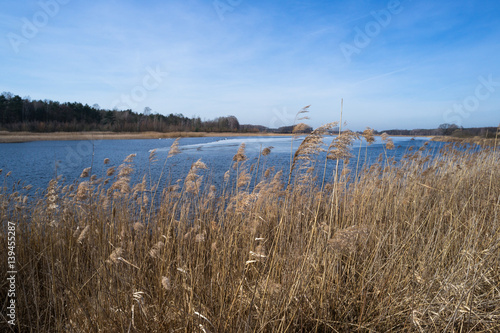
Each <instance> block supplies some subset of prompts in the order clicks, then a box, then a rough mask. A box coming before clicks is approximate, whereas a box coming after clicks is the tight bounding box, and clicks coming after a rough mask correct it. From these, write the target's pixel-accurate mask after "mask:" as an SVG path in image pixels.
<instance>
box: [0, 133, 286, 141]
mask: <svg viewBox="0 0 500 333" xmlns="http://www.w3.org/2000/svg"><path fill="white" fill-rule="evenodd" d="M277 135H289V134H276V133H235V132H220V133H219V132H137V133H127V132H54V133H35V132H5V131H0V143H15V142H30V141H59V140H124V139H165V138H178V137H207V136H277Z"/></svg>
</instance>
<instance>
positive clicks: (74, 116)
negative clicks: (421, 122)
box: [0, 92, 496, 138]
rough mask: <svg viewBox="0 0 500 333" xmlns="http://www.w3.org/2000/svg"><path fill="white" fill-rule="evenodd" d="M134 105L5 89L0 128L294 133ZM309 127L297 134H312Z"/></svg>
mask: <svg viewBox="0 0 500 333" xmlns="http://www.w3.org/2000/svg"><path fill="white" fill-rule="evenodd" d="M150 110H151V109H149V108H145V112H144V113H137V112H134V111H132V110H121V111H120V110H106V109H101V108H100V107H99V105H97V104H94V105H93V106H89V105H88V104H82V103H78V102H74V103H60V102H56V101H51V100H47V99H45V100H31V98H29V97H25V98H21V97H20V96H18V95H13V94H12V93H9V92H4V93H2V94H1V95H0V130H3V131H14V132H15V131H28V132H81V131H112V132H146V131H154V132H239V133H285V134H286V133H292V130H293V127H294V126H293V125H291V126H282V127H279V128H268V127H265V126H261V125H240V123H239V121H238V119H237V118H236V117H235V116H226V117H218V118H215V119H213V120H201V118H200V117H192V118H188V117H185V116H184V115H183V114H181V113H177V114H173V113H171V114H169V115H167V116H165V115H162V114H158V113H156V114H150ZM312 130H313V128H312V127H307V128H305V129H304V130H302V131H301V133H310V132H311V131H312ZM383 132H386V133H387V134H389V135H406V136H438V135H451V136H455V137H473V136H479V137H484V138H492V137H495V133H496V127H480V128H463V127H458V126H457V125H454V124H441V125H440V126H439V127H438V128H436V129H414V130H399V129H392V130H386V131H380V132H378V131H375V133H376V134H381V133H383Z"/></svg>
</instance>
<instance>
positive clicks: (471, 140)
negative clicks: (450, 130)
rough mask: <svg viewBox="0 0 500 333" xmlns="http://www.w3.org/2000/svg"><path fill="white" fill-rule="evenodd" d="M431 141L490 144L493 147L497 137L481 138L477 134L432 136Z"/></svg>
mask: <svg viewBox="0 0 500 333" xmlns="http://www.w3.org/2000/svg"><path fill="white" fill-rule="evenodd" d="M431 141H438V142H453V143H464V144H474V145H479V146H483V147H485V146H491V147H494V146H495V144H496V143H497V139H495V138H488V139H486V138H481V137H478V136H475V137H470V138H457V137H453V136H434V137H432V138H431Z"/></svg>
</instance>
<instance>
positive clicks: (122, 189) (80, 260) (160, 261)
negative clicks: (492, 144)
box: [0, 132, 500, 332]
mask: <svg viewBox="0 0 500 333" xmlns="http://www.w3.org/2000/svg"><path fill="white" fill-rule="evenodd" d="M316 134H318V133H317V132H316ZM368 134H369V133H368ZM368 134H367V135H368ZM349 135H351V136H350V137H348V136H349ZM368 137H369V136H368ZM352 138H353V135H352V134H349V133H346V134H344V133H343V135H342V136H340V137H339V138H337V139H335V141H334V142H333V144H332V145H331V146H330V147H329V148H328V156H329V157H330V160H317V159H316V158H315V156H316V155H315V153H316V152H318V150H319V149H320V146H319V142H320V141H321V138H320V136H319V135H315V133H313V135H311V136H309V137H308V138H306V140H304V143H303V144H302V145H301V147H299V149H298V152H297V153H295V155H294V156H292V158H291V164H292V166H293V168H292V171H291V172H292V173H293V177H289V173H290V170H284V171H278V170H273V169H266V167H265V164H266V160H267V159H269V158H272V150H266V149H264V150H263V152H262V155H261V157H260V159H259V161H258V162H257V164H256V165H249V164H248V161H246V157H245V150H244V146H241V147H240V149H239V150H238V153H237V154H236V155H235V156H234V158H233V166H234V167H232V168H231V169H229V170H228V172H227V174H226V177H225V182H224V184H222V187H221V188H215V187H214V186H212V185H211V184H210V183H208V182H207V181H206V175H208V174H209V172H210V170H207V169H206V166H205V165H204V164H203V162H202V161H198V162H196V163H194V164H193V166H192V168H191V171H190V172H189V174H187V175H186V178H185V179H183V180H181V181H180V182H174V183H173V184H170V186H167V187H166V188H165V189H164V190H159V188H162V187H161V186H159V184H164V180H163V179H151V178H150V175H148V174H146V175H144V178H143V181H142V182H141V183H138V184H130V178H129V176H130V174H131V173H132V172H133V169H134V164H133V156H132V155H131V156H129V157H128V158H127V159H126V160H125V161H124V162H123V164H122V165H121V166H120V167H119V168H116V169H114V168H110V169H109V170H108V171H107V173H106V175H101V174H94V172H93V170H92V169H86V170H84V171H83V172H82V180H81V182H80V183H78V184H61V183H60V182H59V181H58V180H57V179H56V180H54V181H52V183H51V185H50V186H49V188H48V189H46V191H45V192H44V193H43V196H41V197H40V196H39V197H38V198H37V196H36V195H35V194H33V193H32V191H33V189H29V188H23V187H22V185H16V183H12V182H11V181H10V180H9V178H8V177H7V176H6V174H5V171H4V173H3V176H4V177H5V180H4V186H8V187H9V188H8V189H7V188H5V187H4V189H3V191H2V192H1V196H0V214H1V216H2V239H6V234H7V227H6V223H7V221H11V222H15V223H16V225H17V229H16V235H17V236H16V237H17V238H16V239H17V241H16V258H17V270H18V273H17V283H18V284H17V296H16V297H17V306H18V308H17V320H18V321H17V323H18V324H17V325H18V326H17V327H18V328H19V330H20V331H22V332H25V331H40V332H177V331H183V332H242V331H251V332H285V331H287V332H296V331H303V332H309V331H317V332H345V331H360V332H386V331H391V332H432V331H434V332H438V331H464V332H466V331H475V332H493V331H498V330H500V287H499V286H500V222H499V217H500V169H499V168H498V164H499V163H498V162H499V161H500V153H499V152H498V151H497V150H495V149H492V148H488V149H483V150H481V151H479V152H478V151H472V150H465V151H464V150H462V149H457V148H456V147H454V146H453V145H452V144H450V145H448V146H446V147H445V148H443V149H442V151H441V153H440V154H438V155H436V157H434V158H429V157H425V149H427V148H425V147H423V148H422V150H419V151H416V152H415V151H412V152H408V154H407V155H406V156H405V158H404V160H403V161H402V162H401V163H399V164H394V163H393V162H392V161H391V159H388V160H384V159H381V162H380V163H379V164H375V165H373V166H371V168H370V169H365V170H358V172H357V173H358V176H359V177H358V178H357V179H349V177H353V175H354V174H356V172H355V168H356V165H357V161H351V163H350V164H349V167H351V168H352V169H354V170H353V172H351V173H348V172H341V173H339V174H338V177H336V179H337V180H336V181H335V182H333V183H327V184H321V182H318V180H317V179H315V176H316V174H315V173H314V172H315V171H317V172H318V174H317V176H318V177H321V176H322V173H323V172H324V165H325V163H334V164H335V165H338V161H339V159H340V160H342V159H346V158H348V154H349V152H348V150H347V149H346V148H347V146H348V144H349V142H350V140H351V139H352ZM388 148H391V145H388ZM176 153H178V151H177V147H176V144H174V145H173V147H172V148H171V151H170V153H169V157H171V156H173V155H174V154H176ZM361 156H363V155H362V154H361ZM362 158H363V157H362ZM155 160H156V157H155V156H154V153H153V154H152V156H151V157H150V163H169V158H167V160H166V161H155ZM106 162H107V161H104V163H106ZM95 169H99V170H100V169H101V166H99V167H96V168H95ZM283 173H284V174H283ZM204 176H205V178H203V177H204ZM287 179H290V180H291V181H290V184H289V185H288V186H287ZM349 180H351V181H352V182H351V183H350V185H349V186H347V185H346V184H348V182H349ZM250 182H254V183H256V184H257V185H256V186H255V188H253V189H252V190H250V187H249V186H248V185H249V183H250ZM318 184H319V185H318ZM11 187H14V188H13V190H14V193H12V194H9V193H10V189H11ZM30 197H35V198H37V199H35V200H34V201H33V200H32V203H30V199H29V198H30ZM1 252H2V253H6V252H7V249H6V242H5V241H2V242H1ZM6 264H7V263H6V260H2V262H1V263H0V267H2V271H4V272H5V271H7V269H6V268H7V267H6ZM2 281H6V279H5V278H2ZM6 290H7V283H6V282H1V283H0V295H1V299H2V301H3V305H2V306H3V308H2V313H5V311H4V309H5V306H6V305H5V304H6V303H5V301H4V300H6V299H7V296H6ZM0 320H1V321H2V323H0V325H6V324H5V320H4V318H1V319H0Z"/></svg>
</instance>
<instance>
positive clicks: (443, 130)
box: [377, 124, 497, 138]
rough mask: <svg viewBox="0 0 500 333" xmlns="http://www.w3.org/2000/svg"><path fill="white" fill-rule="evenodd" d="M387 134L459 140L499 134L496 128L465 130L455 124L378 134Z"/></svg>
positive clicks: (394, 130) (393, 130)
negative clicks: (445, 137) (447, 137)
mask: <svg viewBox="0 0 500 333" xmlns="http://www.w3.org/2000/svg"><path fill="white" fill-rule="evenodd" d="M384 132H385V133H387V134H389V135H404V136H439V135H445V136H453V137H457V138H468V137H475V136H477V137H481V138H494V137H495V135H496V132H497V128H496V127H473V128H464V127H461V126H457V125H455V124H441V125H439V127H438V128H435V129H413V130H400V129H392V130H386V131H380V132H377V134H380V133H384Z"/></svg>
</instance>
